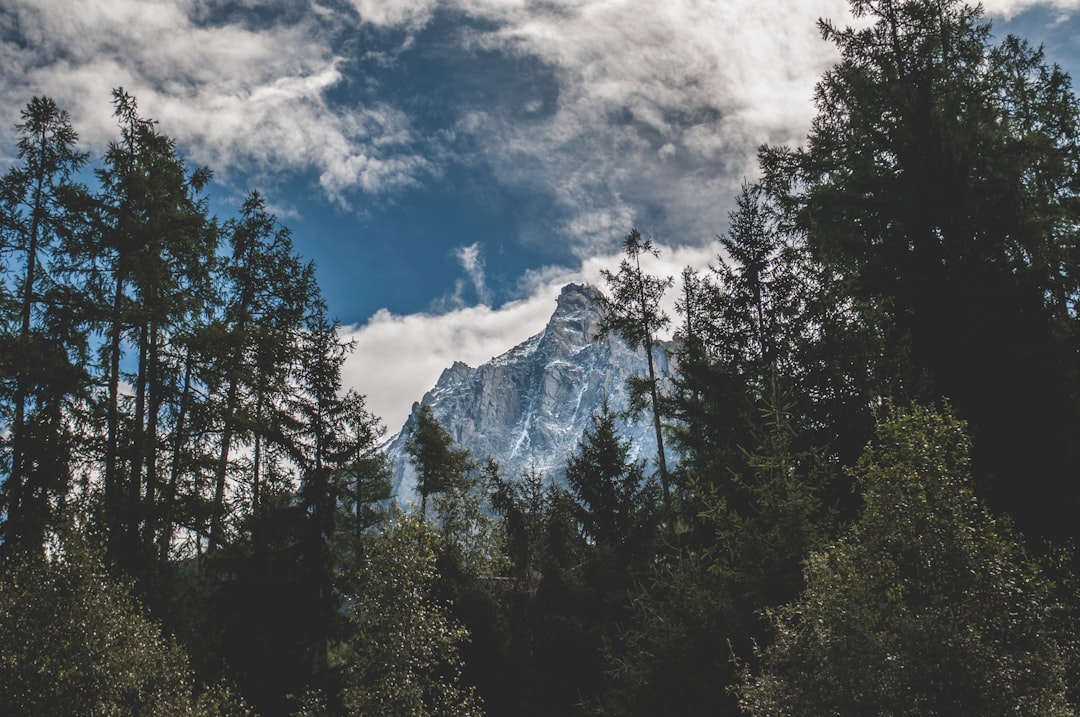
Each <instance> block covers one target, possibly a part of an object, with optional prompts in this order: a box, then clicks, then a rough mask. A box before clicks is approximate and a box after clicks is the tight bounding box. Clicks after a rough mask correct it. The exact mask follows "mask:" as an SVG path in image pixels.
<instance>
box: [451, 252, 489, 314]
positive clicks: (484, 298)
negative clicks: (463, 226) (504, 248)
mask: <svg viewBox="0 0 1080 717" xmlns="http://www.w3.org/2000/svg"><path fill="white" fill-rule="evenodd" d="M480 252H481V247H480V242H473V243H472V244H469V245H468V246H460V247H458V248H457V249H455V250H454V256H455V257H456V258H457V260H458V263H459V264H461V268H462V269H464V270H465V273H466V274H467V275H468V276H469V281H470V282H471V283H472V287H473V291H474V292H475V293H476V298H477V299H479V300H480V303H482V304H490V303H491V292H489V291H488V288H487V280H486V277H485V276H484V257H483V255H482V254H481V253H480Z"/></svg>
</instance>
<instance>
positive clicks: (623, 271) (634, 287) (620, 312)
mask: <svg viewBox="0 0 1080 717" xmlns="http://www.w3.org/2000/svg"><path fill="white" fill-rule="evenodd" d="M623 255H624V256H623V259H622V261H620V262H619V271H618V272H615V273H613V272H610V271H608V270H606V269H605V270H604V271H603V272H602V273H603V276H604V280H605V281H606V282H607V285H608V289H609V291H610V292H611V298H607V297H603V298H602V299H601V302H602V305H603V307H604V311H605V313H604V316H603V318H602V319H601V321H600V331H599V335H598V336H597V338H602V337H604V336H607V335H609V334H612V333H614V334H618V335H619V336H621V337H622V338H623V339H625V340H626V341H627V343H629V344H630V345H631V346H635V347H641V348H642V349H643V350H644V351H645V358H646V361H647V363H648V367H649V372H648V376H647V377H645V379H631V380H630V385H629V390H630V393H631V397H632V398H633V401H632V404H635V405H641V404H642V397H643V396H645V395H647V396H648V397H649V407H650V408H651V410H652V416H653V428H654V430H655V432H656V455H657V462H658V463H659V468H660V487H661V488H662V490H663V492H664V508H665V510H666V511H667V512H669V513H670V509H671V496H670V492H671V487H670V477H669V475H668V468H667V458H666V456H665V453H664V434H663V428H662V421H661V400H660V386H659V384H658V383H657V377H656V367H655V366H654V363H653V347H654V346H655V345H656V340H657V338H656V337H657V334H658V333H659V332H660V331H663V330H664V329H665V328H667V327H668V325H669V324H670V323H671V319H670V318H669V317H668V315H667V314H666V313H664V311H663V309H661V308H660V302H661V300H663V298H664V294H665V293H666V292H667V290H668V289H669V288H671V285H672V279H671V277H670V276H669V277H665V278H660V277H656V276H651V275H649V274H647V273H646V272H645V271H644V270H643V269H642V268H641V257H642V255H652V256H654V257H656V256H659V255H660V252H659V250H658V249H656V248H654V247H653V244H652V240H651V239H642V237H641V233H640V232H639V231H638V230H637V229H636V228H635V229H631V230H630V233H629V234H627V235H626V238H625V239H624V240H623Z"/></svg>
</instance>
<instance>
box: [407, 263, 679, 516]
mask: <svg viewBox="0 0 1080 717" xmlns="http://www.w3.org/2000/svg"><path fill="white" fill-rule="evenodd" d="M598 297H599V292H598V291H597V290H596V289H594V288H592V287H589V286H582V285H579V284H570V285H568V286H566V287H564V288H563V290H562V293H561V294H560V295H559V298H558V300H557V303H556V308H555V312H554V313H553V314H552V316H551V319H550V320H549V321H548V324H547V326H546V327H545V328H544V330H543V331H542V332H540V333H539V334H537V335H536V336H533V337H532V338H530V339H528V340H527V341H525V342H523V343H521V344H519V345H518V346H516V347H514V348H512V349H510V350H509V351H507V352H506V353H504V354H502V355H501V356H497V357H495V358H493V359H492V360H491V361H488V362H487V363H485V364H483V365H482V366H479V367H477V368H471V367H469V366H467V365H465V364H463V363H460V362H457V363H455V364H454V365H453V366H451V367H450V368H448V369H446V370H445V371H443V374H442V376H440V377H439V380H438V382H437V383H436V384H435V387H434V388H433V389H432V390H431V391H429V392H428V393H427V394H425V395H424V397H423V399H422V403H424V404H428V405H430V406H431V408H432V411H433V412H434V414H435V416H436V418H438V419H439V421H440V422H441V423H442V424H443V426H445V427H446V429H447V430H448V431H449V432H450V435H451V436H453V438H454V441H455V442H456V443H457V444H458V445H459V446H462V447H464V448H468V449H469V450H470V451H471V452H472V454H473V456H474V457H476V458H478V459H480V460H485V459H487V458H488V457H491V458H494V459H495V460H496V461H498V463H499V466H500V467H501V469H502V470H501V472H502V474H503V475H504V476H505V477H507V478H511V479H513V478H517V477H519V476H520V475H521V474H522V472H523V471H526V470H537V471H540V472H541V473H542V474H543V475H544V476H545V478H546V479H547V480H552V481H555V482H558V483H560V484H564V483H565V468H566V459H567V457H568V456H569V455H570V454H571V453H572V452H573V451H574V450H575V449H576V448H577V445H578V441H580V440H581V436H582V433H583V431H584V430H585V428H586V427H587V426H588V425H589V421H590V418H591V416H592V414H593V413H594V412H595V411H596V410H598V409H599V408H600V406H601V404H602V403H603V401H604V399H605V398H606V399H607V401H608V403H609V405H610V406H611V407H612V408H613V409H614V410H615V411H616V412H621V411H624V410H625V409H626V408H627V407H628V398H627V392H626V380H627V378H629V377H630V376H644V375H645V374H646V371H647V368H646V361H645V354H644V352H643V351H641V350H633V349H631V348H630V347H629V346H628V345H627V344H626V342H624V341H623V340H622V339H620V338H618V337H608V338H606V339H604V340H602V341H595V340H594V337H595V336H596V333H597V331H598V328H599V322H600V319H601V316H602V314H601V307H600V303H599V301H598ZM654 360H655V361H656V362H657V370H658V372H659V373H660V374H661V375H667V372H668V361H667V355H666V353H665V352H664V350H663V349H660V348H658V349H657V350H656V352H655V355H654ZM419 410H420V404H414V405H413V411H412V414H411V415H410V417H409V418H408V420H407V421H406V422H405V425H404V426H403V427H402V429H401V431H400V432H399V433H398V434H397V435H396V436H394V437H393V438H392V439H391V440H390V441H389V442H388V443H387V444H386V451H387V453H388V455H389V456H390V460H391V466H392V470H393V485H394V492H395V495H396V496H397V499H398V501H399V502H402V503H405V502H409V501H410V500H413V499H415V498H416V497H417V494H416V474H415V471H414V469H413V467H412V465H411V464H410V463H409V459H408V454H407V452H406V450H405V444H406V442H407V441H408V439H409V437H410V436H411V435H412V432H413V430H414V429H415V426H416V420H417V414H418V413H419ZM619 427H620V430H621V434H622V435H623V437H624V438H627V439H629V440H630V441H631V443H632V446H633V454H634V455H635V457H637V458H639V459H642V458H643V459H647V460H649V461H652V459H653V458H654V457H655V455H656V444H655V439H654V437H653V434H652V430H651V425H650V424H649V422H648V419H647V418H646V417H644V416H643V417H641V419H640V420H638V421H631V422H627V421H622V422H620V426H619Z"/></svg>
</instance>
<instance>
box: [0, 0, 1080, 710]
mask: <svg viewBox="0 0 1080 717" xmlns="http://www.w3.org/2000/svg"><path fill="white" fill-rule="evenodd" d="M852 7H853V10H854V12H855V14H856V15H858V16H861V17H864V18H865V19H866V20H867V22H866V23H865V24H864V25H863V26H862V29H845V28H838V27H835V26H833V25H831V24H829V23H827V22H823V23H822V26H821V29H822V33H823V36H824V37H825V39H826V40H828V41H830V42H832V43H834V44H835V45H836V46H837V47H838V49H839V51H840V56H841V60H840V62H839V63H838V64H837V65H836V66H835V67H833V68H832V69H831V70H830V71H828V72H827V73H826V74H825V75H824V77H823V78H822V79H821V81H820V83H819V85H818V88H817V94H816V100H815V101H816V107H817V116H816V118H815V120H814V122H813V125H812V128H811V131H810V135H809V138H808V140H807V142H806V143H805V145H804V146H803V147H801V148H797V149H791V148H777V147H766V148H763V149H762V152H761V155H760V159H761V169H762V173H761V180H760V181H759V182H758V183H754V184H749V183H748V184H747V185H745V186H744V187H743V189H742V191H741V192H740V193H739V195H738V197H737V198H736V206H735V209H734V210H733V211H732V213H731V216H730V225H729V227H728V228H727V231H726V232H725V233H724V234H723V236H722V237H721V238H720V246H719V249H718V256H717V260H716V263H715V265H714V267H713V268H712V269H710V270H709V271H706V272H694V271H690V270H687V271H686V272H684V274H683V277H682V283H681V287H680V288H679V289H678V291H679V298H678V302H677V307H678V312H679V316H678V321H677V322H675V325H676V327H677V329H676V333H677V341H675V342H674V344H675V346H676V348H675V351H676V354H677V356H676V358H677V361H676V362H675V365H676V374H675V376H674V377H673V378H672V380H671V381H670V382H665V381H662V380H661V379H660V377H658V376H656V375H655V374H654V372H653V371H650V372H649V374H648V375H647V376H643V377H641V378H640V379H636V380H634V381H633V382H632V384H631V385H630V386H629V387H628V390H630V391H631V393H632V395H633V399H634V400H633V401H632V404H633V405H634V406H635V407H636V408H637V409H638V410H640V411H642V412H644V413H645V414H646V415H647V417H648V420H650V421H651V422H652V423H653V425H654V426H655V428H656V439H657V442H658V449H659V451H658V452H659V455H660V458H659V460H658V461H657V464H656V465H655V466H649V465H645V464H643V463H639V462H635V461H633V460H631V458H630V455H631V454H630V448H629V446H628V444H627V443H626V442H625V440H623V439H622V438H621V437H620V436H619V435H618V432H617V431H616V428H615V426H616V423H617V421H616V419H617V416H615V415H613V414H612V412H611V411H610V410H609V409H608V408H606V407H605V408H604V409H603V410H601V411H600V412H599V413H598V414H597V415H596V416H595V417H594V420H593V424H592V426H591V427H590V429H589V430H587V431H586V432H585V434H584V435H583V436H582V439H581V442H580V444H579V447H578V450H577V451H576V452H575V453H574V455H572V456H570V457H569V459H568V463H567V470H566V475H567V485H566V486H565V487H560V486H555V485H551V484H549V483H547V482H546V481H545V479H544V477H543V476H541V475H536V474H526V475H523V476H504V475H502V474H501V473H500V471H499V467H498V465H496V464H495V463H493V462H490V461H489V462H487V463H486V464H485V463H483V462H482V461H481V460H479V459H480V458H481V457H477V456H472V455H470V454H469V453H468V452H467V451H464V450H462V449H460V448H458V447H456V446H454V444H453V441H452V440H451V437H450V435H449V434H448V433H447V432H446V430H445V429H444V428H443V427H442V426H440V425H439V423H438V422H437V420H435V418H434V417H433V415H432V414H431V412H430V411H425V410H422V411H421V413H420V414H419V421H418V427H417V430H416V432H415V434H414V435H413V437H412V439H411V441H410V442H409V444H408V452H409V454H410V457H411V459H412V461H413V463H414V465H415V467H416V469H417V472H418V486H419V492H420V501H421V502H420V505H419V506H415V507H413V508H410V509H406V510H404V511H402V510H399V509H396V508H392V507H391V504H390V503H389V502H388V500H387V499H388V491H389V488H388V485H387V478H386V470H385V466H384V465H383V460H382V458H381V456H380V455H379V454H378V452H377V450H376V445H377V441H378V439H379V436H380V435H381V428H380V426H379V425H378V421H377V420H376V419H375V418H374V417H373V416H371V415H370V413H369V412H368V411H367V410H366V409H365V407H364V401H363V398H362V397H360V396H357V395H355V394H353V393H351V392H349V391H345V390H344V389H343V387H342V385H341V377H340V369H341V365H342V361H343V360H344V358H345V356H346V355H347V352H348V351H349V350H350V348H349V346H348V345H347V344H345V343H343V342H342V340H341V339H340V338H339V336H338V334H337V330H336V327H335V325H334V323H333V321H332V320H330V319H329V317H328V316H327V310H326V307H325V305H324V303H323V301H322V300H321V298H320V296H319V291H318V287H317V286H316V284H315V281H314V278H313V271H312V268H311V266H310V265H308V264H305V263H304V262H303V261H302V260H301V259H300V258H299V257H298V256H297V255H296V253H295V251H294V249H293V247H292V244H291V241H290V238H289V233H288V231H287V230H286V229H285V228H284V227H282V226H281V225H279V224H278V223H277V221H276V220H275V218H274V217H273V216H272V215H271V214H270V213H269V212H268V210H267V207H266V205H265V202H264V201H263V200H262V199H261V197H259V195H258V194H254V193H253V194H251V195H250V196H249V197H248V198H247V199H246V201H245V202H244V204H243V206H242V207H241V208H240V210H239V211H238V213H237V216H236V217H235V218H234V219H231V220H229V221H225V222H221V221H218V220H217V219H216V218H214V217H211V216H210V215H209V214H208V211H207V207H206V200H205V196H204V194H203V192H204V190H205V187H206V183H207V181H208V180H209V173H208V172H207V171H206V170H204V169H194V170H192V169H190V168H189V167H187V166H186V164H185V162H184V161H183V159H182V158H181V157H179V156H178V154H177V152H176V147H175V145H174V143H173V142H172V141H171V140H170V139H169V138H168V137H166V136H164V135H162V134H161V133H160V132H159V131H158V128H157V125H156V124H155V123H154V122H152V121H150V120H148V119H146V118H144V117H142V116H141V115H140V114H139V113H138V110H137V106H136V103H135V100H134V98H132V97H130V96H129V95H127V94H126V93H124V92H123V91H122V90H117V91H116V92H115V93H114V98H113V99H114V107H115V112H116V118H117V121H118V125H119V126H118V139H117V140H116V141H115V142H114V143H112V144H111V145H110V147H109V149H108V151H107V152H106V154H105V155H104V156H103V157H102V159H101V162H100V166H97V167H95V168H94V171H93V173H92V176H93V178H94V181H95V183H94V185H93V186H92V187H90V186H86V185H85V184H83V183H81V182H82V180H85V179H87V178H88V177H90V176H91V175H90V174H89V173H87V172H86V167H87V163H88V162H89V159H88V158H87V157H86V156H85V155H83V154H81V153H80V152H78V151H77V149H76V146H77V145H76V141H77V137H76V134H75V131H74V129H73V128H72V127H71V125H70V122H69V121H68V118H67V116H66V114H65V113H64V112H63V111H62V110H60V109H59V108H58V107H56V105H55V104H54V103H53V102H51V101H50V100H48V99H45V98H35V99H33V100H32V101H31V102H30V103H29V104H28V106H27V107H26V109H25V110H24V112H23V121H22V123H21V124H20V125H19V127H18V129H19V133H20V143H19V147H18V153H17V155H18V156H17V162H16V164H15V166H13V167H12V168H11V169H10V170H9V171H8V173H7V174H6V175H4V177H3V180H2V185H0V231H2V233H3V234H2V236H3V244H2V251H3V257H4V261H3V271H4V274H3V275H2V276H0V279H2V281H0V291H2V293H0V312H2V315H0V316H2V319H3V323H2V329H0V330H2V332H3V333H2V343H0V365H2V366H3V369H2V378H3V383H2V395H0V400H2V410H3V418H2V420H3V431H2V432H0V436H2V441H3V443H2V460H3V466H2V468H3V475H4V476H5V477H4V479H3V480H4V482H3V487H2V491H0V496H2V500H3V503H2V510H3V512H2V520H3V522H2V524H0V528H2V539H3V542H2V544H0V551H2V556H0V573H2V574H0V712H2V713H4V714H8V713H11V714H42V715H44V714H50V715H51V714H58V713H70V714H83V713H97V712H106V713H110V714H114V713H115V714H140V715H141V714H187V713H190V714H249V713H252V712H254V713H258V714H264V715H277V714H298V715H339V714H349V715H354V714H367V715H374V714H379V715H382V714H386V715H423V714H432V715H435V714H438V715H472V714H481V713H486V714H493V715H494V714H500V715H501V714H505V715H573V714H612V715H635V714H640V715H698V714H701V715H704V714H709V715H716V714H738V713H748V714H767V715H782V714H826V713H828V714H920V715H926V714H939V715H952V714H968V713H972V714H1002V715H1004V714H1010V715H1012V714H1032V715H1044V714H1072V713H1073V712H1074V710H1075V705H1077V703H1078V698H1080V694H1078V687H1080V641H1078V633H1077V629H1076V627H1077V618H1078V615H1077V608H1078V607H1080V596H1078V595H1076V594H1075V592H1074V588H1073V578H1072V577H1071V576H1072V575H1073V574H1074V572H1075V567H1076V566H1075V560H1074V558H1073V556H1072V554H1071V553H1070V552H1068V550H1069V549H1070V548H1071V545H1072V542H1073V541H1075V539H1076V538H1077V537H1078V536H1077V527H1076V522H1075V520H1073V515H1074V514H1075V510H1076V507H1077V505H1076V500H1077V499H1076V491H1075V490H1074V489H1073V487H1072V486H1071V485H1070V484H1071V482H1072V481H1073V480H1074V479H1075V478H1076V477H1077V476H1078V475H1080V385H1078V378H1080V377H1078V375H1077V372H1078V370H1080V343H1078V342H1080V324H1078V321H1080V317H1078V315H1077V313H1078V306H1077V300H1078V298H1080V242H1078V231H1080V229H1078V227H1080V103H1078V102H1077V100H1076V97H1075V96H1074V95H1073V93H1072V89H1071V85H1070V81H1069V78H1068V76H1067V75H1065V74H1064V73H1063V72H1061V71H1060V69H1058V68H1056V67H1054V66H1052V65H1049V64H1047V63H1046V61H1045V60H1044V58H1043V56H1042V53H1041V51H1040V50H1038V49H1034V48H1031V47H1030V46H1028V45H1027V44H1026V43H1024V42H1023V41H1022V40H1019V39H1016V38H1012V37H1009V38H1005V39H1004V40H1000V41H996V40H994V39H993V38H992V36H991V34H990V28H989V25H988V23H987V22H986V21H985V20H984V19H983V18H982V14H981V11H980V10H979V9H977V8H971V7H969V6H966V5H964V4H963V3H961V2H958V1H957V0H905V1H901V0H895V1H890V0H883V1H882V2H866V1H863V0H853V1H852ZM624 249H625V258H624V261H623V262H622V263H621V265H620V267H619V268H618V271H615V272H610V273H607V274H606V275H605V277H606V280H607V282H608V288H609V290H610V292H609V293H610V297H611V298H610V299H608V300H607V319H606V320H605V324H604V331H605V332H606V333H610V332H614V333H618V334H620V335H622V336H623V337H624V338H626V339H627V340H628V341H629V342H631V343H633V344H636V345H638V346H641V347H642V349H643V350H644V351H646V352H647V354H649V355H651V352H652V350H653V348H654V346H655V345H656V344H657V342H658V340H659V337H658V333H659V332H661V331H663V330H664V328H665V327H667V326H668V325H669V324H670V323H671V322H672V319H671V318H670V317H668V316H667V315H665V314H664V313H663V311H661V309H660V305H661V299H662V297H663V295H664V293H665V292H666V291H669V290H674V289H673V282H672V281H671V279H669V278H667V277H655V276H650V275H648V274H647V273H645V272H643V271H642V268H641V263H640V258H641V256H642V254H646V253H653V252H655V251H656V249H655V248H654V247H653V245H652V243H651V242H650V241H648V240H647V239H644V238H643V237H642V236H641V235H640V234H639V233H638V232H637V231H636V230H632V231H631V232H630V233H629V235H628V236H627V237H626V241H625V244H624ZM676 456H677V458H678V460H677V461H676V460H673V458H674V457H676Z"/></svg>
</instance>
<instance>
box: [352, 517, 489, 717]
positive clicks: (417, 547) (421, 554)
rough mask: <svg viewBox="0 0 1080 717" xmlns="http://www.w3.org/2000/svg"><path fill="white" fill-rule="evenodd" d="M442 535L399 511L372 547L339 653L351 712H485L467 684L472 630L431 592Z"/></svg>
mask: <svg viewBox="0 0 1080 717" xmlns="http://www.w3.org/2000/svg"><path fill="white" fill-rule="evenodd" d="M437 548H438V538H437V537H436V535H435V533H434V532H433V531H432V529H431V528H430V527H429V526H427V525H426V524H425V523H423V522H422V521H420V520H417V519H415V518H410V517H408V516H400V517H399V518H398V519H397V520H396V521H395V522H394V523H392V524H391V525H390V526H388V528H387V529H386V530H385V532H383V533H382V534H381V535H379V536H377V537H376V538H375V539H373V541H372V542H371V544H370V546H369V547H368V549H367V550H366V551H365V558H364V563H363V566H362V567H361V568H360V569H359V571H358V572H357V575H356V580H355V591H354V592H352V593H350V594H349V595H347V599H346V603H345V609H346V614H347V617H348V620H349V622H350V624H351V627H352V629H353V630H355V635H354V637H353V638H352V639H351V640H349V641H348V642H346V643H343V644H341V645H339V646H338V647H337V648H336V649H335V650H334V653H333V659H334V662H335V663H336V664H337V669H339V670H341V671H342V672H343V673H344V677H343V679H344V684H345V688H344V690H343V694H342V700H343V703H344V705H345V707H346V710H347V713H348V714H350V715H376V714H386V715H415V716H416V717H420V716H421V715H441V716H445V717H464V716H466V715H479V714H481V709H480V704H479V702H478V701H477V699H476V697H475V696H474V694H473V691H472V689H470V688H468V687H466V686H464V685H462V684H461V668H462V664H461V661H460V658H459V653H458V650H459V647H460V645H461V644H462V643H463V642H464V641H466V640H467V639H468V632H467V631H466V630H465V629H464V628H463V627H461V626H460V625H459V624H456V623H455V622H454V621H453V620H452V619H451V618H450V616H449V612H448V609H447V606H446V605H445V604H441V603H440V602H439V601H438V600H436V599H435V598H434V596H433V594H432V589H433V587H434V584H435V581H436V579H437V573H436V570H435V556H436V550H437Z"/></svg>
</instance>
